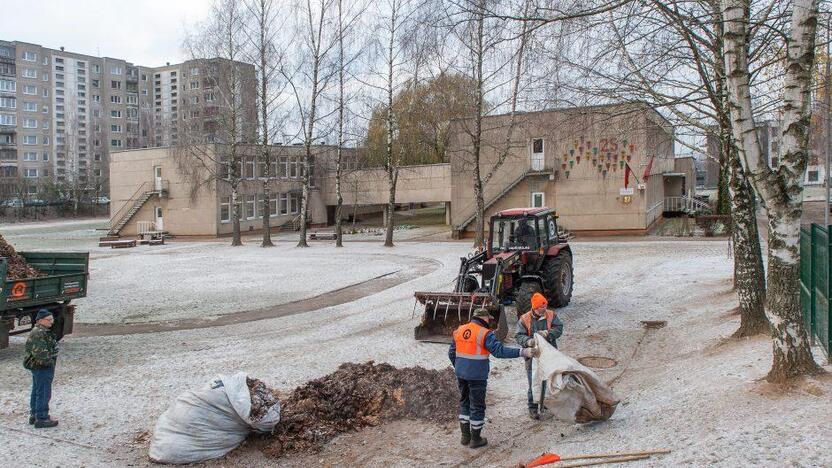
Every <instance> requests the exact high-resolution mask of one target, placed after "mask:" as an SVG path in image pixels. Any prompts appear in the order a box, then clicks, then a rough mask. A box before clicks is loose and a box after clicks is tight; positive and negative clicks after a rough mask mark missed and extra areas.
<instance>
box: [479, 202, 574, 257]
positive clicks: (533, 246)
mask: <svg viewBox="0 0 832 468" xmlns="http://www.w3.org/2000/svg"><path fill="white" fill-rule="evenodd" d="M488 232H489V234H488V251H489V255H488V256H489V257H493V256H495V255H498V254H500V253H505V252H515V251H540V250H541V249H543V251H544V252H546V251H548V250H549V247H551V246H553V245H555V244H557V243H558V228H557V215H556V214H555V212H554V211H553V210H551V209H549V208H515V209H511V210H503V211H501V212H499V213H497V214H496V215H494V216H493V217H492V218H491V225H490V226H489V230H488Z"/></svg>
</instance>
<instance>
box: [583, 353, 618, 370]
mask: <svg viewBox="0 0 832 468" xmlns="http://www.w3.org/2000/svg"><path fill="white" fill-rule="evenodd" d="M578 362H580V363H581V364H583V365H585V366H587V367H591V368H593V369H609V368H611V367H615V366H617V365H618V361H616V360H615V359H612V358H608V357H603V356H584V357H580V358H578Z"/></svg>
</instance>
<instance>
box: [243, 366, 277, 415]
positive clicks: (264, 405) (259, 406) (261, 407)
mask: <svg viewBox="0 0 832 468" xmlns="http://www.w3.org/2000/svg"><path fill="white" fill-rule="evenodd" d="M246 385H248V394H249V396H250V397H251V412H250V413H249V418H251V420H252V421H259V420H261V419H263V416H265V415H266V413H268V412H269V410H270V409H271V408H272V407H273V406H274V405H276V404H278V403H279V401H278V395H277V392H276V391H275V390H273V389H272V388H270V387H269V386H267V385H266V384H265V383H263V381H262V380H258V379H252V378H251V377H246Z"/></svg>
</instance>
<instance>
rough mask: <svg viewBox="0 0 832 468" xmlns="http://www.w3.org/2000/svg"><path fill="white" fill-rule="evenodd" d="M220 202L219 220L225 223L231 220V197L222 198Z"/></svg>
mask: <svg viewBox="0 0 832 468" xmlns="http://www.w3.org/2000/svg"><path fill="white" fill-rule="evenodd" d="M223 200H224V201H223V202H222V203H220V222H222V223H227V222H229V221H231V197H225V198H223Z"/></svg>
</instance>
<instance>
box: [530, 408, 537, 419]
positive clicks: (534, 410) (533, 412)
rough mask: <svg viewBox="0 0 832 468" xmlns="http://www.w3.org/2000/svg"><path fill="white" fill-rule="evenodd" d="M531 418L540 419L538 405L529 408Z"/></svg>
mask: <svg viewBox="0 0 832 468" xmlns="http://www.w3.org/2000/svg"><path fill="white" fill-rule="evenodd" d="M529 418H531V419H533V420H535V421H537V420H539V419H540V413H539V412H538V411H537V407H534V408H529Z"/></svg>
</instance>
